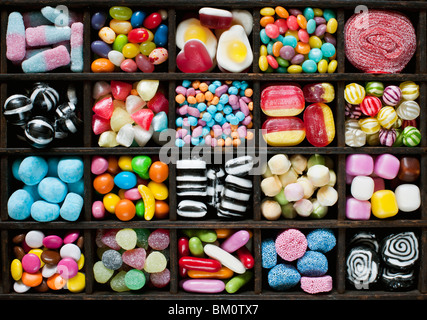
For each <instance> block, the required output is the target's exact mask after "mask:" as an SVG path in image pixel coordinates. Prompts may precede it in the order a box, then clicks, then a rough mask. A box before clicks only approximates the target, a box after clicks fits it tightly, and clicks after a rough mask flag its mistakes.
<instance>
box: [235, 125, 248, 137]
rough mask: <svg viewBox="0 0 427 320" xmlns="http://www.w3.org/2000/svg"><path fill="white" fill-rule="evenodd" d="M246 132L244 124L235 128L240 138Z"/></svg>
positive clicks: (244, 135)
mask: <svg viewBox="0 0 427 320" xmlns="http://www.w3.org/2000/svg"><path fill="white" fill-rule="evenodd" d="M246 132H247V129H246V127H245V125H243V126H240V127H238V128H237V133H238V134H239V137H240V138H245V137H246Z"/></svg>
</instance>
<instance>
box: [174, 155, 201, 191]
mask: <svg viewBox="0 0 427 320" xmlns="http://www.w3.org/2000/svg"><path fill="white" fill-rule="evenodd" d="M176 171H177V173H176V187H177V193H176V194H177V196H180V197H205V196H206V189H207V182H208V178H207V177H206V161H203V160H199V159H196V160H178V161H177V163H176Z"/></svg>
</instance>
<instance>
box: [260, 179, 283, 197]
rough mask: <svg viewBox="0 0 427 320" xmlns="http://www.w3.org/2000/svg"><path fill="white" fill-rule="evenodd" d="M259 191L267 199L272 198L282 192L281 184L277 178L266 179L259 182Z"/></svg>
mask: <svg viewBox="0 0 427 320" xmlns="http://www.w3.org/2000/svg"><path fill="white" fill-rule="evenodd" d="M261 190H262V192H264V194H265V195H266V196H267V197H274V196H275V195H277V194H278V193H279V192H280V191H281V190H282V183H281V182H280V180H279V178H278V177H277V176H272V177H268V178H265V179H263V180H262V181H261Z"/></svg>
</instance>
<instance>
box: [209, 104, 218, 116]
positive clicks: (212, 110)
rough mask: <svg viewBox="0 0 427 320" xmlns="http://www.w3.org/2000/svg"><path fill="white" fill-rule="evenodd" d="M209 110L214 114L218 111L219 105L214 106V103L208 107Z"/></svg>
mask: <svg viewBox="0 0 427 320" xmlns="http://www.w3.org/2000/svg"><path fill="white" fill-rule="evenodd" d="M207 111H208V112H209V113H210V114H212V115H214V114H215V113H216V111H217V107H216V106H214V105H213V104H211V105H210V106H209V107H208V109H207Z"/></svg>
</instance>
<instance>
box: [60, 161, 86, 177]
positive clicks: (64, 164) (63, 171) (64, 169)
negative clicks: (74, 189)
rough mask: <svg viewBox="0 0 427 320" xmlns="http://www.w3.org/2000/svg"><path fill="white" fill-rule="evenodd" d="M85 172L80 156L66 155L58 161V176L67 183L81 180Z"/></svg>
mask: <svg viewBox="0 0 427 320" xmlns="http://www.w3.org/2000/svg"><path fill="white" fill-rule="evenodd" d="M83 173H84V169H83V160H82V159H81V158H79V157H64V158H62V159H61V160H60V161H59V163H58V177H59V179H61V180H62V181H63V182H65V183H74V182H77V181H79V180H80V179H81V178H83Z"/></svg>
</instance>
